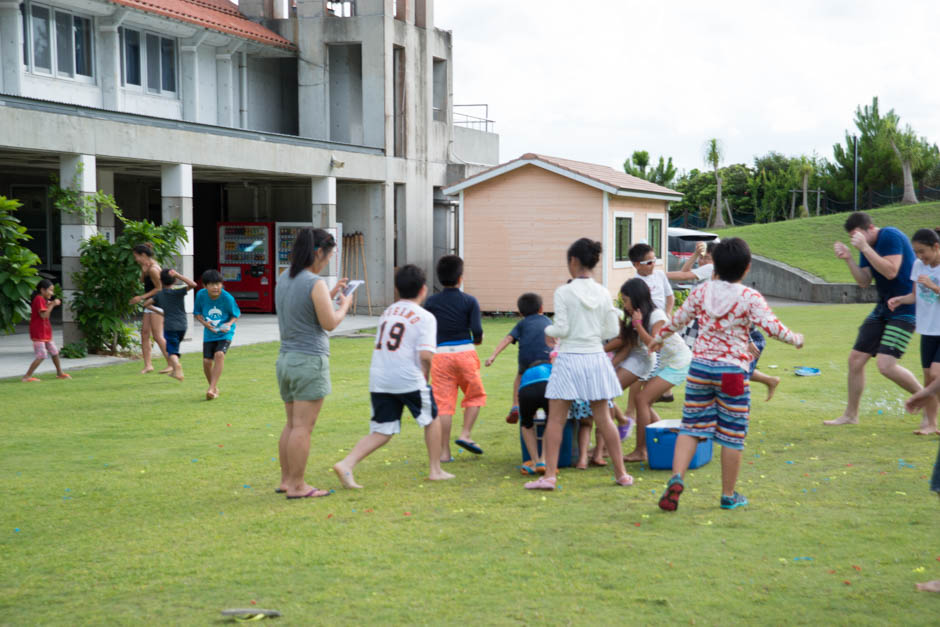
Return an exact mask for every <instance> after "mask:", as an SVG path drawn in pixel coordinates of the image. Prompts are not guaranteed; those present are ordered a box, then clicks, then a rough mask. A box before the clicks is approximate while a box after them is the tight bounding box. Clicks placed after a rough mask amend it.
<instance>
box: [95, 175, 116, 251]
mask: <svg viewBox="0 0 940 627" xmlns="http://www.w3.org/2000/svg"><path fill="white" fill-rule="evenodd" d="M98 189H99V190H101V191H102V192H104V193H105V194H111V195H112V196H114V172H113V171H111V170H98ZM98 232H99V233H101V234H102V235H104V236H105V237H107V238H108V241H109V242H111V243H112V244H113V243H114V210H113V209H110V208H107V207H102V208H101V209H100V210H99V211H98Z"/></svg>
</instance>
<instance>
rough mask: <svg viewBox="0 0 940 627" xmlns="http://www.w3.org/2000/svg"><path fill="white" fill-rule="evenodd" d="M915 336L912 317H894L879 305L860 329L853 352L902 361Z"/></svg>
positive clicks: (884, 307) (883, 306)
mask: <svg viewBox="0 0 940 627" xmlns="http://www.w3.org/2000/svg"><path fill="white" fill-rule="evenodd" d="M913 335H914V320H913V317H912V316H897V317H893V316H892V315H891V311H890V310H889V309H888V308H887V307H886V306H885V305H882V304H880V303H879V304H878V305H877V306H876V307H875V309H874V310H873V311H872V312H871V313H870V314H868V317H867V318H865V322H863V323H862V326H860V327H859V328H858V337H856V338H855V346H853V347H852V350H856V351H858V352H860V353H867V354H869V355H871V356H872V357H874V356H875V355H890V356H891V357H894V358H896V359H900V358H901V357H902V356H903V355H904V351H906V350H907V344H908V342H910V341H911V337H912V336H913Z"/></svg>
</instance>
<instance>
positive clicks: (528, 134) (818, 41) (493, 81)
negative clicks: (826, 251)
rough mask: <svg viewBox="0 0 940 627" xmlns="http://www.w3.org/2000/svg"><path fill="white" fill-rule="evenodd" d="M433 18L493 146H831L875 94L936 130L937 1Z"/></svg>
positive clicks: (516, 2) (531, 2) (455, 8)
mask: <svg viewBox="0 0 940 627" xmlns="http://www.w3.org/2000/svg"><path fill="white" fill-rule="evenodd" d="M435 22H436V26H438V27H439V28H445V29H448V30H453V31H454V59H455V76H454V91H455V99H454V101H455V102H456V103H461V102H487V103H488V104H489V105H490V117H491V118H493V119H495V120H496V122H497V126H496V129H497V131H498V132H499V133H500V136H501V138H500V143H501V152H502V154H501V158H502V160H504V161H505V160H508V159H510V158H513V157H516V156H518V155H520V154H522V153H524V152H528V151H536V152H543V153H547V154H554V155H558V156H562V157H569V158H574V159H583V160H586V161H593V162H598V163H605V164H607V165H610V166H613V167H619V165H620V164H621V163H622V162H623V160H624V158H626V157H627V156H628V155H629V154H630V153H631V152H632V151H633V150H636V149H645V150H649V151H650V153H652V154H653V155H654V156H655V155H659V154H664V155H669V156H672V157H673V159H674V161H675V162H676V163H677V165H678V166H679V167H680V168H683V169H691V168H701V167H702V165H703V164H702V158H701V152H702V145H703V143H704V142H705V141H706V140H707V139H708V138H709V137H718V138H720V139H721V140H722V141H723V142H724V144H725V149H726V162H727V163H736V162H745V163H750V162H751V161H752V160H753V157H754V156H755V155H758V154H763V153H765V152H767V151H770V150H776V151H778V152H783V153H785V154H793V155H796V154H807V155H808V154H812V153H813V152H814V151H815V152H816V153H818V154H819V155H820V156H823V157H831V153H832V145H833V144H834V143H836V142H838V141H840V140H841V139H842V138H843V134H844V132H845V130H846V129H851V128H852V118H853V116H854V111H855V107H857V106H858V105H865V104H868V103H869V102H871V98H872V96H879V99H880V102H881V106H882V107H883V108H884V109H885V110H887V109H889V108H893V109H894V110H895V111H896V112H897V113H898V114H899V115H900V116H901V119H902V121H904V122H907V123H910V124H911V125H912V126H913V127H914V128H915V129H916V130H917V132H918V133H920V134H921V135H925V136H927V137H928V138H929V139H930V140H931V141H934V142H940V113H938V112H940V83H938V82H937V80H936V69H935V59H936V52H935V48H936V44H935V41H936V36H935V34H934V32H933V31H934V30H935V27H936V25H937V24H938V23H940V3H935V2H929V1H917V2H915V1H904V0H899V1H898V2H896V3H892V4H890V5H889V4H887V3H884V2H873V1H857V2H854V1H853V2H849V1H835V0H829V1H827V2H814V1H812V0H796V1H791V2H788V3H763V2H745V1H742V0H734V1H725V2H717V3H701V2H692V1H691V0H678V1H675V2H657V3H640V2H633V1H619V0H618V1H616V2H614V1H608V2H603V1H599V0H597V1H595V2H591V3H571V2H570V1H563V0H513V2H505V0H475V1H474V2H462V1H457V0H438V2H437V3H436V4H435Z"/></svg>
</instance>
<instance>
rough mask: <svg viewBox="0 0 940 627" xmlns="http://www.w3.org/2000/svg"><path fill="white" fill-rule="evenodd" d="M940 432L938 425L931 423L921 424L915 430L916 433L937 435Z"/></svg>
mask: <svg viewBox="0 0 940 627" xmlns="http://www.w3.org/2000/svg"><path fill="white" fill-rule="evenodd" d="M937 434H940V431H938V430H937V428H936V427H931V426H930V425H927V426H924V425H921V426H920V427H918V428H917V429H916V430H915V431H914V435H937Z"/></svg>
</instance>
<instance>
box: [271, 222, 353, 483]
mask: <svg viewBox="0 0 940 627" xmlns="http://www.w3.org/2000/svg"><path fill="white" fill-rule="evenodd" d="M335 248H336V240H334V239H333V236H332V235H330V234H329V233H327V232H326V231H324V230H323V229H314V228H305V229H302V230H301V231H300V232H298V233H297V238H296V239H295V240H294V247H293V249H292V250H291V265H290V269H288V270H286V271H285V272H284V273H283V274H282V275H281V276H279V277H278V279H277V287H276V288H275V292H274V298H275V302H276V303H277V324H278V327H279V328H280V331H281V352H280V354H279V355H278V357H277V382H278V386H279V387H280V391H281V398H282V399H283V401H284V409H285V411H286V412H287V424H285V425H284V430H283V431H281V439H280V441H279V442H278V447H277V452H278V457H279V458H280V462H281V483H280V485H279V486H278V488H277V490H276V492H278V493H286V494H287V498H289V499H301V498H311V497H320V496H327V495H328V494H330V492H329V490H318V489H317V488H315V487H313V486H311V485H310V484H308V483H307V482H306V481H305V480H304V471H305V470H306V469H307V457H308V455H309V454H310V434H311V433H312V432H313V426H314V425H315V424H316V422H317V416H319V414H320V409H321V408H322V407H323V399H324V398H325V397H326V395H327V394H329V393H330V340H329V337H328V336H327V331H332V330H333V329H335V328H336V327H337V326H339V323H340V322H342V320H343V318H344V317H346V312H347V311H349V305H350V303H351V302H352V301H351V299H350V298H349V297H347V296H345V295H344V294H343V288H344V287H345V286H346V279H341V280H340V281H339V282H337V284H336V286H335V287H334V288H333V290H332V291H330V289H329V288H328V287H327V285H326V281H325V280H324V279H323V277H321V276H320V272H321V271H323V269H324V268H326V266H327V264H328V263H329V262H330V257H332V256H333V251H334V250H335ZM334 298H338V299H339V308H338V309H334V308H333V299H334Z"/></svg>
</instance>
